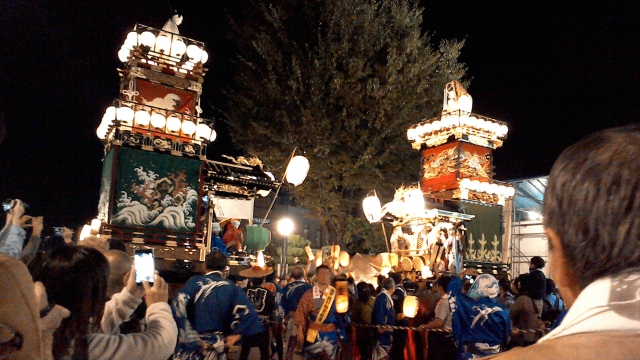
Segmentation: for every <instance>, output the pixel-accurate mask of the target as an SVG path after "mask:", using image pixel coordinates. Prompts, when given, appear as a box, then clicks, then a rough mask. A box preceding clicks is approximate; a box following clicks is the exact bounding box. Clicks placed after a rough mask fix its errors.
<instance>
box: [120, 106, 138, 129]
mask: <svg viewBox="0 0 640 360" xmlns="http://www.w3.org/2000/svg"><path fill="white" fill-rule="evenodd" d="M116 116H117V118H118V121H120V123H122V124H124V125H131V123H132V122H133V117H134V116H135V113H134V111H133V109H132V108H130V107H128V106H121V107H119V108H118V109H117V110H116Z"/></svg>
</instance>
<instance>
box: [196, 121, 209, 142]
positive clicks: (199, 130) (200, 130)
mask: <svg viewBox="0 0 640 360" xmlns="http://www.w3.org/2000/svg"><path fill="white" fill-rule="evenodd" d="M210 136H211V128H210V127H209V125H207V124H205V123H200V124H198V126H196V138H197V139H198V140H200V139H204V140H209V137H210Z"/></svg>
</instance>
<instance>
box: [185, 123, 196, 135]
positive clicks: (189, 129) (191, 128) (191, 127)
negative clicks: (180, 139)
mask: <svg viewBox="0 0 640 360" xmlns="http://www.w3.org/2000/svg"><path fill="white" fill-rule="evenodd" d="M182 132H183V133H184V134H186V135H193V133H194V132H196V124H195V123H194V122H193V121H191V120H186V121H185V122H183V123H182Z"/></svg>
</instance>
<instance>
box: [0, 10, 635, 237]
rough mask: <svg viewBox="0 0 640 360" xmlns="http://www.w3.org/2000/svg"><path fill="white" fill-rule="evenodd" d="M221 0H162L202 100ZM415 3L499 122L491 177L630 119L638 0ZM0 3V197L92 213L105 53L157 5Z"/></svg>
mask: <svg viewBox="0 0 640 360" xmlns="http://www.w3.org/2000/svg"><path fill="white" fill-rule="evenodd" d="M237 1H240V0H237ZM18 3H19V4H18ZM233 3H234V1H232V0H224V1H223V0H213V1H174V0H172V1H171V4H172V6H173V8H174V9H175V10H177V11H179V12H180V13H182V14H183V15H184V22H183V24H182V25H181V26H180V31H181V33H182V34H183V35H185V36H188V37H191V38H194V39H198V40H201V41H204V42H205V43H206V44H207V45H208V49H209V52H210V53H211V54H212V55H213V60H210V62H209V63H208V65H209V68H210V70H209V72H208V74H207V76H206V77H205V86H204V92H203V100H204V101H205V102H206V101H214V97H215V94H216V93H217V90H218V88H219V87H220V86H221V85H224V84H225V82H226V81H228V80H229V71H228V59H229V58H230V57H231V56H232V50H231V48H232V47H231V46H229V41H232V39H230V40H229V39H226V35H227V34H226V28H227V26H226V18H225V9H226V8H228V7H229V6H232V5H231V4H233ZM203 4H209V5H203ZM422 5H423V6H424V7H425V11H424V28H425V30H428V31H429V32H432V33H434V36H433V41H435V42H439V40H440V39H443V38H452V37H455V38H459V39H461V38H466V45H465V47H464V49H463V55H462V58H461V60H462V61H463V62H465V63H466V64H467V66H468V68H469V70H468V75H469V77H470V78H471V80H472V81H471V86H470V89H469V92H470V93H471V95H472V96H473V99H474V112H475V113H479V114H482V115H486V116H489V117H493V118H496V119H499V120H503V121H506V122H508V123H509V127H510V131H509V135H508V138H507V140H506V141H505V145H504V146H503V147H502V148H500V149H498V150H497V151H495V153H494V154H495V165H496V172H497V176H496V178H497V179H499V180H507V179H513V178H523V177H530V176H537V175H545V174H547V173H548V171H549V169H550V168H551V165H552V164H553V161H554V159H555V158H556V157H557V156H558V154H559V153H560V152H561V151H562V149H564V148H565V147H567V146H568V145H570V144H572V143H574V142H575V141H577V140H578V139H579V138H581V137H583V136H585V135H587V134H589V133H592V132H594V131H597V130H600V129H604V128H608V127H614V126H619V125H624V124H629V123H632V122H638V115H639V114H638V108H637V105H638V104H639V103H640V102H639V101H638V100H637V96H638V94H639V93H640V92H639V91H638V90H639V89H638V82H639V80H640V70H639V68H640V66H639V64H640V52H639V47H640V22H639V21H638V20H637V19H638V18H639V16H638V15H640V14H639V12H640V11H639V8H640V6H638V4H637V3H636V4H633V2H632V1H612V0H608V1H599V2H596V4H595V5H582V4H580V3H576V2H569V1H560V2H557V1H528V2H525V1H515V2H514V1H512V2H506V1H500V2H496V1H469V0H461V1H455V2H453V1H446V2H444V1H425V0H423V1H422ZM0 14H1V17H2V21H1V22H0V24H1V25H0V32H1V35H2V38H1V39H2V40H1V41H0V44H2V50H3V53H2V56H1V57H0V79H1V81H2V89H1V91H2V96H1V97H0V113H1V114H2V118H3V121H4V123H5V126H6V131H7V134H6V137H5V139H4V141H3V142H2V143H0V159H1V162H0V179H1V180H0V197H1V198H3V199H4V198H9V197H10V198H14V197H18V198H21V199H24V200H25V201H26V202H27V203H29V204H30V205H31V213H33V214H42V215H44V216H45V226H47V228H48V227H49V226H61V225H66V226H70V227H71V226H74V227H75V226H77V225H80V224H81V223H83V222H85V221H87V220H88V219H90V218H92V217H94V216H95V214H96V212H97V211H96V208H97V203H98V192H99V187H100V171H101V166H102V163H101V157H102V144H101V143H100V141H99V140H98V138H97V137H96V135H95V129H96V127H97V126H98V124H99V122H100V119H101V118H102V114H103V112H104V109H105V107H106V106H108V104H109V103H110V101H112V100H113V99H114V98H115V97H116V96H117V91H118V75H117V73H116V68H117V67H118V66H121V63H120V62H119V61H118V59H117V56H116V53H117V51H118V49H119V48H120V45H121V44H122V42H123V41H124V37H125V35H126V33H127V32H128V31H130V29H132V28H133V26H134V25H135V24H136V22H139V23H143V24H146V25H150V26H154V27H162V25H163V24H164V22H165V21H166V20H167V19H168V18H169V17H170V15H171V13H170V10H169V5H168V4H167V1H166V0H135V1H122V0H115V1H106V2H100V1H87V0H79V1H36V0H21V1H3V2H1V4H0ZM203 109H204V111H205V113H204V115H205V116H206V117H208V116H214V115H215V114H213V111H212V109H211V107H210V106H207V105H204V106H203ZM217 130H219V136H222V137H224V132H223V131H220V130H221V129H217ZM225 144H227V145H228V144H229V142H224V141H216V144H215V145H214V146H213V147H212V149H210V150H211V153H212V154H217V153H226V152H229V151H230V150H229V149H226V148H225ZM407 146H409V144H408V143H407ZM416 166H417V165H416Z"/></svg>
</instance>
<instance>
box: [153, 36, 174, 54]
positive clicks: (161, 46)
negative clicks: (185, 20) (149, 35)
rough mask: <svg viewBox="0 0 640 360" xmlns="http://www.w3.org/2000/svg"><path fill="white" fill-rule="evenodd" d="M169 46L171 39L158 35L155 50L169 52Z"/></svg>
mask: <svg viewBox="0 0 640 360" xmlns="http://www.w3.org/2000/svg"><path fill="white" fill-rule="evenodd" d="M170 48H171V40H170V39H169V37H168V36H165V35H160V36H158V37H157V38H156V48H155V50H156V51H157V52H161V53H165V54H168V53H169V49H170Z"/></svg>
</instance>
